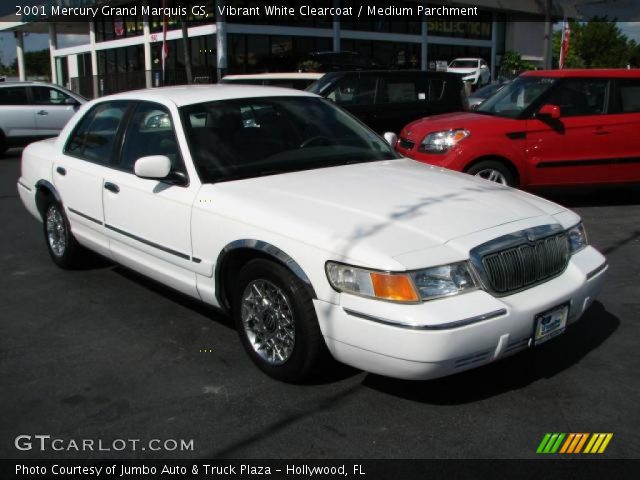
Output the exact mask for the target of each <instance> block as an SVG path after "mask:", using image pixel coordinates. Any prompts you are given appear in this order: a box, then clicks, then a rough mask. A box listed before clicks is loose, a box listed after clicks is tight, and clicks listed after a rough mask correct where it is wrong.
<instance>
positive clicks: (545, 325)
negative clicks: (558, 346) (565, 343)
mask: <svg viewBox="0 0 640 480" xmlns="http://www.w3.org/2000/svg"><path fill="white" fill-rule="evenodd" d="M568 318H569V302H566V303H563V304H562V305H557V306H555V307H553V308H551V309H549V310H546V311H544V312H541V313H539V314H537V315H536V316H535V319H534V322H533V344H534V345H540V344H541V343H544V342H546V341H548V340H551V339H552V338H554V337H557V336H558V335H561V334H562V333H564V331H565V330H566V328H567V319H568Z"/></svg>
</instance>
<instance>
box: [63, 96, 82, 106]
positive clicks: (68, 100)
mask: <svg viewBox="0 0 640 480" xmlns="http://www.w3.org/2000/svg"><path fill="white" fill-rule="evenodd" d="M63 103H64V104H65V105H74V106H75V105H79V102H78V101H77V100H76V99H75V98H72V97H67V98H65V99H64V102H63Z"/></svg>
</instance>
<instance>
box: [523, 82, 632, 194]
mask: <svg viewBox="0 0 640 480" xmlns="http://www.w3.org/2000/svg"><path fill="white" fill-rule="evenodd" d="M610 84H611V82H610V81H609V80H608V79H606V78H591V79H589V78H567V79H564V80H563V81H562V82H560V83H559V84H558V85H557V86H555V87H554V89H553V90H552V91H551V92H550V95H549V97H548V99H547V100H546V102H545V104H547V105H555V106H557V107H559V109H560V118H555V119H554V118H551V117H549V116H542V115H536V116H535V118H532V119H530V120H528V121H527V135H526V137H527V142H526V153H525V154H526V158H527V166H528V171H529V179H530V184H532V185H567V184H595V183H606V182H612V181H615V177H616V174H615V172H614V169H612V168H611V165H612V162H615V161H616V160H615V159H617V158H619V156H620V154H621V151H620V150H621V148H622V147H621V146H619V145H616V144H615V139H614V137H615V136H614V135H613V132H614V130H615V129H614V126H615V123H616V121H615V119H614V118H613V117H614V116H613V115H608V114H607V111H608V110H607V109H608V108H609V100H608V98H609V89H610V88H611V85H610Z"/></svg>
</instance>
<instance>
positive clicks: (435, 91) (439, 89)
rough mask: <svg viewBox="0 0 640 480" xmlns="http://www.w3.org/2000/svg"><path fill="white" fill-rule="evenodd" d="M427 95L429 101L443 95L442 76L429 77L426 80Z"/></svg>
mask: <svg viewBox="0 0 640 480" xmlns="http://www.w3.org/2000/svg"><path fill="white" fill-rule="evenodd" d="M427 85H428V96H427V98H428V99H429V101H430V102H435V101H437V100H440V99H441V98H442V96H443V95H444V88H445V81H444V79H442V78H430V79H429V80H428V81H427Z"/></svg>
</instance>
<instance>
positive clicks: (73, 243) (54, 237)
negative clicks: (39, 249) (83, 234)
mask: <svg viewBox="0 0 640 480" xmlns="http://www.w3.org/2000/svg"><path fill="white" fill-rule="evenodd" d="M42 220H43V222H42V223H43V226H44V238H45V242H46V244H47V250H48V251H49V255H50V256H51V259H52V260H53V262H54V263H55V264H56V265H58V266H59V267H60V268H64V269H74V268H78V267H81V266H82V264H83V263H84V253H85V252H84V249H83V248H82V246H81V245H80V244H79V243H78V241H77V240H76V239H75V237H74V236H73V233H71V228H70V226H69V220H68V219H67V216H66V215H65V213H64V208H62V205H60V204H59V203H58V202H55V201H51V202H49V203H48V204H47V205H46V206H45V208H44V214H43V218H42Z"/></svg>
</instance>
